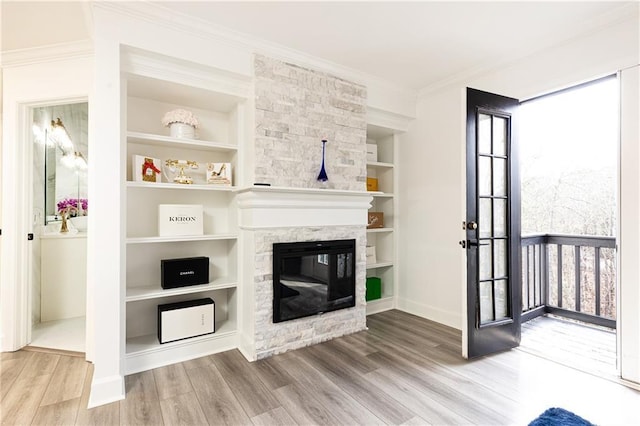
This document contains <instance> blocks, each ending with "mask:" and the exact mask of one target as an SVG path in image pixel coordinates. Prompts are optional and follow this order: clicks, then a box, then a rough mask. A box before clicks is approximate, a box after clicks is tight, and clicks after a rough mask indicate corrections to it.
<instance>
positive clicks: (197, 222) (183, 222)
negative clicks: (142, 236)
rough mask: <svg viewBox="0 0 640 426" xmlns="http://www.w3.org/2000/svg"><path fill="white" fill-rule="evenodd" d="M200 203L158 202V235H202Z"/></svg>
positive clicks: (202, 220)
mask: <svg viewBox="0 0 640 426" xmlns="http://www.w3.org/2000/svg"><path fill="white" fill-rule="evenodd" d="M202 214H203V213H202V204H160V205H159V206H158V235H159V236H161V237H169V236H188V235H202V234H203V231H204V227H203V222H204V219H203V216H202Z"/></svg>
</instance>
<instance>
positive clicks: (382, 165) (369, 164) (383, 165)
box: [367, 161, 395, 169]
mask: <svg viewBox="0 0 640 426" xmlns="http://www.w3.org/2000/svg"><path fill="white" fill-rule="evenodd" d="M367 167H375V168H378V169H393V168H394V167H395V165H394V164H393V163H382V162H380V161H367Z"/></svg>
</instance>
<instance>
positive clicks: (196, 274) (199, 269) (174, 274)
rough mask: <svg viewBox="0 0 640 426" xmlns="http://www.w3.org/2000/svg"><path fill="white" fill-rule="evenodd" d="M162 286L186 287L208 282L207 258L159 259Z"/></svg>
mask: <svg viewBox="0 0 640 426" xmlns="http://www.w3.org/2000/svg"><path fill="white" fill-rule="evenodd" d="M160 268H161V273H160V285H162V288H176V287H186V286H190V285H197V284H206V283H208V282H209V258H208V257H204V256H201V257H185V258H182V259H163V260H161V261H160Z"/></svg>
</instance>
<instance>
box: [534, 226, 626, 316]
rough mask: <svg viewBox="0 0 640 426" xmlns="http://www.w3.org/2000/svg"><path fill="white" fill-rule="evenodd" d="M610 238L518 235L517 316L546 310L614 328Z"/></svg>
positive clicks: (613, 269)
mask: <svg viewBox="0 0 640 426" xmlns="http://www.w3.org/2000/svg"><path fill="white" fill-rule="evenodd" d="M615 250H616V241H615V238H614V237H592V236H579V235H560V234H539V235H527V236H523V237H522V321H528V320H530V319H532V318H535V317H536V316H539V315H542V314H544V313H552V314H555V315H560V316H564V317H568V318H572V319H576V320H580V321H584V322H588V323H592V324H597V325H601V326H604V327H609V328H615V327H616V307H615V305H616V304H615V301H616V294H615V291H616V285H615V283H616V253H615Z"/></svg>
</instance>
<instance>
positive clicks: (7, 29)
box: [1, 0, 635, 89]
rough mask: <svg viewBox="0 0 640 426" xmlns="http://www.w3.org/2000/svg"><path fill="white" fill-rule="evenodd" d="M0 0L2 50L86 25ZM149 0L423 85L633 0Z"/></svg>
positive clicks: (617, 10)
mask: <svg viewBox="0 0 640 426" xmlns="http://www.w3.org/2000/svg"><path fill="white" fill-rule="evenodd" d="M1 3H2V49H3V50H12V49H21V48H26V47H31V46H38V45H42V44H53V43H62V42H67V41H70V40H73V39H81V38H88V37H89V36H90V34H91V31H90V29H89V25H88V24H87V22H88V21H90V19H86V18H87V17H88V16H89V15H90V14H89V12H88V11H89V10H90V8H88V7H87V5H88V3H87V2H86V1H74V2H39V3H36V2H29V1H20V2H13V1H7V0H5V1H2V2H1ZM153 3H154V4H155V5H156V6H158V7H159V8H165V9H169V10H170V11H171V12H172V14H173V15H175V16H176V17H178V16H180V15H182V16H183V17H187V18H188V19H192V20H199V21H201V22H206V23H208V24H211V25H212V26H213V27H224V28H228V29H232V30H234V31H236V32H239V33H242V34H245V35H249V36H254V37H258V38H260V39H262V40H266V41H268V42H271V43H275V44H277V45H281V46H284V47H286V48H289V49H294V50H297V51H300V52H304V53H305V54H308V55H311V56H314V57H317V58H321V59H323V60H326V61H330V62H333V63H337V64H340V65H342V66H346V67H349V68H352V69H354V70H357V71H359V72H363V73H366V74H370V75H372V76H377V77H380V78H382V79H385V80H389V81H391V82H394V83H396V84H400V85H402V86H405V87H407V88H411V89H421V88H424V87H428V86H430V85H434V84H437V83H438V82H440V81H443V80H446V79H449V78H452V77H455V76H456V75H461V74H469V73H473V72H474V71H478V70H482V69H487V68H490V67H492V66H495V65H496V64H504V63H507V62H509V61H511V60H514V59H517V58H519V57H522V56H525V55H528V54H531V53H533V52H535V51H537V50H541V49H544V48H547V47H549V46H552V45H555V44H559V43H562V42H564V41H566V40H569V39H571V38H573V37H576V36H578V35H581V34H585V33H588V32H590V31H594V30H596V29H597V28H600V27H602V26H603V25H606V24H607V23H608V22H609V21H611V20H614V19H618V18H619V17H620V15H621V11H622V12H623V11H624V10H625V8H627V7H629V5H630V4H633V3H635V2H612V1H602V2H595V1H585V2H576V1H569V2H501V1H499V2H481V1H473V2H452V1H447V2H433V1H431V2H363V1H359V2H335V1H332V2H330V1H327V2H300V1H299V2H276V1H259V2H244V1H243V2H214V1H162V2H153ZM53 16H55V17H56V19H55V20H54V19H51V17H53ZM61 22H62V25H61V24H60V23H61Z"/></svg>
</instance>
